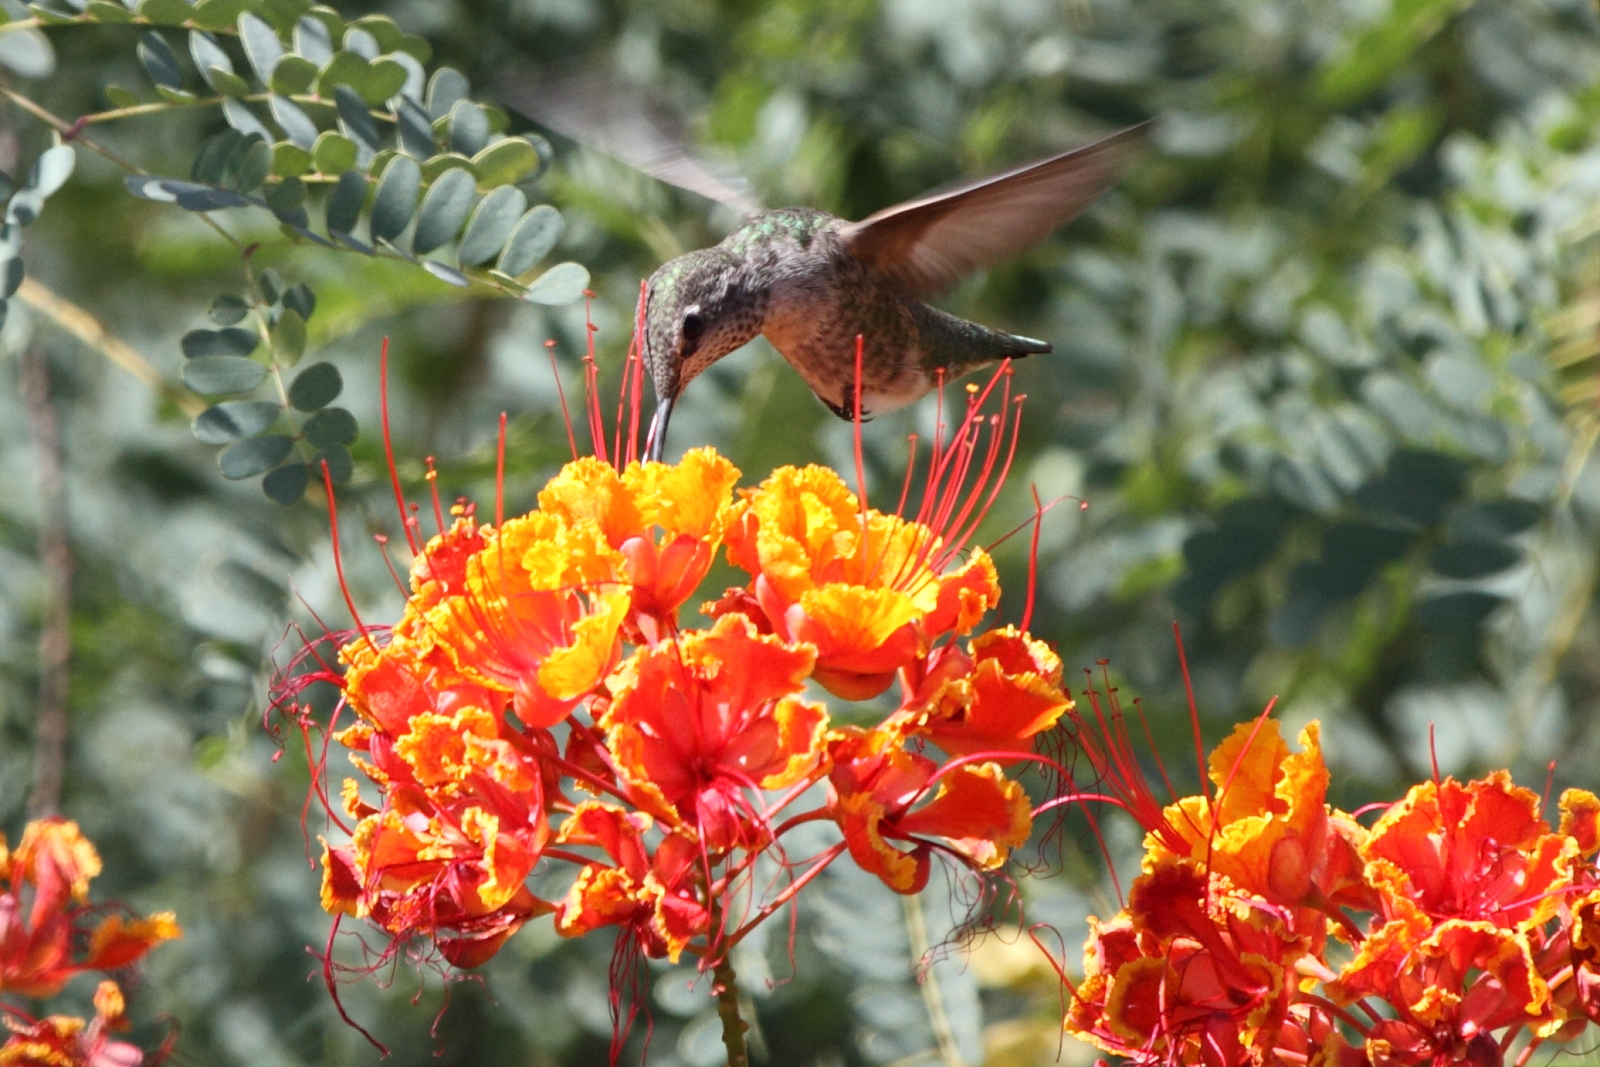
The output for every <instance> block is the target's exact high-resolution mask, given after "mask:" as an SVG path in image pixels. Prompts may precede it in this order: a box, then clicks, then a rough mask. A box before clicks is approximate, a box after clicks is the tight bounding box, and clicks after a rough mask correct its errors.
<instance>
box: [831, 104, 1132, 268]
mask: <svg viewBox="0 0 1600 1067" xmlns="http://www.w3.org/2000/svg"><path fill="white" fill-rule="evenodd" d="M1145 128H1146V127H1145V125H1140V126H1133V127H1130V128H1129V129H1126V130H1123V131H1121V132H1120V133H1115V134H1112V135H1111V136H1110V137H1107V138H1104V139H1103V140H1099V141H1095V142H1094V143H1092V144H1087V145H1083V146H1082V147H1079V148H1074V149H1073V150H1072V151H1070V152H1064V153H1062V154H1061V155H1059V156H1052V157H1051V158H1049V159H1045V160H1041V161H1039V162H1038V163H1033V164H1030V165H1028V166H1026V167H1020V168H1018V169H1016V170H1013V171H1007V172H1006V173H1005V174H999V175H996V176H995V177H993V178H986V179H984V180H983V181H979V182H974V183H973V184H971V185H965V186H962V187H960V188H957V189H953V190H950V191H948V192H943V193H938V194H935V195H931V196H925V197H922V198H921V199H918V200H911V201H908V202H907V203H904V204H897V205H895V206H894V207H891V208H885V209H884V210H882V211H880V212H878V213H877V214H876V215H873V216H871V217H870V218H866V219H862V220H861V221H860V222H853V223H850V224H848V225H846V226H845V227H844V229H843V230H841V231H840V237H841V238H842V239H843V240H844V243H845V246H846V247H847V248H848V249H849V250H850V251H851V252H852V253H853V254H854V255H855V256H856V257H857V258H858V259H860V260H861V261H862V262H864V263H866V264H867V265H868V266H870V267H872V268H873V269H875V270H876V271H877V272H879V274H880V275H881V276H882V277H884V278H885V279H886V280H888V281H889V282H890V283H891V284H894V285H896V286H898V287H899V288H900V289H901V290H903V291H904V292H906V293H907V294H909V295H915V296H924V295H929V294H932V293H937V292H939V291H941V290H944V289H948V288H950V287H951V286H952V285H954V284H955V283H956V281H957V280H958V279H959V278H960V277H961V276H962V275H963V274H967V273H969V272H970V271H974V270H977V269H978V268H979V267H984V266H988V265H990V264H992V263H996V262H998V261H1000V260H1003V259H1008V258H1010V257H1011V256H1014V255H1016V254H1017V253H1019V252H1021V251H1023V250H1024V249H1027V248H1031V247H1032V246H1033V245H1036V244H1038V243H1039V242H1040V241H1042V240H1044V239H1045V238H1046V237H1048V236H1049V235H1050V233H1051V232H1053V231H1054V230H1055V229H1056V228H1057V227H1058V226H1061V225H1062V224H1064V223H1065V222H1067V220H1069V219H1071V218H1072V217H1073V216H1074V215H1076V214H1077V213H1078V212H1079V211H1081V210H1083V208H1084V206H1085V205H1087V204H1088V203H1089V202H1090V201H1091V200H1093V199H1094V198H1095V197H1097V196H1099V195H1100V194H1101V193H1102V192H1104V191H1105V189H1106V187H1107V186H1109V185H1110V184H1111V183H1112V181H1113V180H1115V178H1116V176H1117V174H1118V172H1119V171H1120V170H1121V169H1122V164H1123V163H1124V161H1125V160H1126V159H1127V158H1128V156H1129V155H1130V154H1132V152H1133V150H1134V148H1135V147H1136V146H1137V144H1138V142H1139V141H1140V140H1141V139H1142V137H1143V135H1144V132H1145Z"/></svg>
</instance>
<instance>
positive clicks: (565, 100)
mask: <svg viewBox="0 0 1600 1067" xmlns="http://www.w3.org/2000/svg"><path fill="white" fill-rule="evenodd" d="M496 89H497V90H498V92H499V95H500V98H501V99H502V100H504V101H505V102H506V103H507V104H509V105H510V106H511V107H512V108H513V109H514V110H516V111H518V112H520V113H521V114H523V115H526V116H527V117H528V118H530V119H532V120H533V121H534V122H536V123H538V124H539V125H540V126H543V127H545V128H546V129H548V130H552V131H554V132H556V133H558V134H560V135H561V136H563V137H566V138H569V139H571V140H573V141H576V142H577V143H578V144H580V145H583V146H585V147H587V148H592V149H594V150H595V151H597V152H602V153H604V154H605V155H608V156H610V157H612V158H613V159H616V160H620V161H621V162H623V163H626V164H628V165H629V166H630V167H634V168H635V169H637V170H641V171H643V172H644V173H646V174H648V175H650V176H651V177H652V178H656V179H658V180H660V181H664V182H666V183H667V184H668V185H676V186H677V187H678V188H680V189H687V190H688V191H689V192H691V193H695V194H697V195H699V196H703V197H705V198H706V199H708V200H715V201H718V202H719V203H723V204H727V205H728V206H729V207H731V208H733V209H734V210H735V211H738V212H739V213H740V214H741V215H750V214H754V213H755V212H757V211H760V210H761V205H760V204H759V203H758V202H757V201H756V199H755V198H754V197H753V196H752V195H751V194H750V190H749V188H748V183H746V182H745V181H744V180H743V179H742V178H738V177H731V176H727V175H725V174H723V173H719V172H722V171H726V170H727V169H728V168H724V167H718V166H716V165H715V164H712V163H709V162H707V161H705V160H703V159H700V158H697V157H696V156H695V155H694V154H693V153H692V152H691V151H690V149H689V147H688V145H689V137H688V132H687V130H685V129H684V126H683V123H682V122H681V121H680V119H679V118H678V116H677V114H676V113H674V112H673V111H672V110H671V109H670V108H668V107H666V106H665V105H664V104H662V103H661V101H660V100H659V99H656V98H654V97H650V96H647V95H646V94H645V93H644V92H643V91H641V90H640V89H637V88H635V87H633V86H630V85H627V84H626V83H622V82H619V81H618V80H617V78H616V77H615V76H612V75H609V74H608V73H606V72H604V71H601V70H596V69H579V70H576V71H572V72H568V73H565V74H557V75H554V76H551V75H543V76H536V75H532V74H529V73H528V72H526V71H523V72H520V73H517V74H512V75H508V76H506V77H503V78H501V79H500V80H499V82H498V83H497V85H496Z"/></svg>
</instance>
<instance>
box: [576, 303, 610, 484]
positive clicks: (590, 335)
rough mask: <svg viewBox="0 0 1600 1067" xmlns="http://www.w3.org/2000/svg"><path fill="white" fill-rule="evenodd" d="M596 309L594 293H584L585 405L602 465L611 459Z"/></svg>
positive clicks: (597, 455)
mask: <svg viewBox="0 0 1600 1067" xmlns="http://www.w3.org/2000/svg"><path fill="white" fill-rule="evenodd" d="M593 307H594V293H593V292H591V291H590V290H588V289H585V290H584V291H583V325H584V332H585V334H586V340H585V345H586V347H585V351H584V355H583V391H584V404H585V406H586V408H587V410H588V412H589V441H590V444H591V445H592V446H593V447H594V456H595V458H596V459H598V460H599V461H600V462H601V463H610V462H611V459H610V457H609V456H607V454H606V420H605V416H604V415H602V414H601V412H600V371H599V366H598V364H596V363H595V358H594V335H595V330H596V326H595V324H594V320H593V319H592V318H591V317H590V314H589V313H590V311H591V310H592V309H593Z"/></svg>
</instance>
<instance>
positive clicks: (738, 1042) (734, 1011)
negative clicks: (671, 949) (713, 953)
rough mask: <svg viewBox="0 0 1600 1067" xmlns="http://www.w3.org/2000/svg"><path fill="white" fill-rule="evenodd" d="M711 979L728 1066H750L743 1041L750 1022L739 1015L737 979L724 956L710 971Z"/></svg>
mask: <svg viewBox="0 0 1600 1067" xmlns="http://www.w3.org/2000/svg"><path fill="white" fill-rule="evenodd" d="M711 980H712V987H713V989H714V990H715V991H716V994H717V1015H718V1016H720V1017H721V1019H722V1043H723V1045H725V1046H726V1047H727V1049H728V1067H750V1052H749V1049H747V1048H746V1047H745V1042H744V1034H745V1031H746V1030H748V1029H750V1024H749V1023H747V1022H745V1021H744V1020H743V1019H742V1018H740V1017H739V980H738V976H737V975H735V974H734V973H733V964H732V963H730V962H729V961H728V958H727V957H726V956H724V957H723V958H722V960H721V962H719V963H718V964H717V965H716V967H715V968H713V970H712V971H711Z"/></svg>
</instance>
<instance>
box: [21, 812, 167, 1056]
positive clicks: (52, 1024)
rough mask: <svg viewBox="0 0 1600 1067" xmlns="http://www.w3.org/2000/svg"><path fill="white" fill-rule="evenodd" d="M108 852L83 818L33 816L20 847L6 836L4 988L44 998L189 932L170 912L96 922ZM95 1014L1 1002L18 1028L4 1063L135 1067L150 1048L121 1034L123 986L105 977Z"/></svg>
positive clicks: (129, 962)
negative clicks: (86, 830) (96, 895)
mask: <svg viewBox="0 0 1600 1067" xmlns="http://www.w3.org/2000/svg"><path fill="white" fill-rule="evenodd" d="M99 873H100V857H99V855H98V854H97V853H96V852H95V849H94V846H93V845H92V844H90V843H89V841H88V840H87V839H85V838H84V836H83V835H82V833H80V832H79V830H78V826H77V824H76V823H72V822H68V821H67V820H65V819H59V818H49V819H41V820H38V821H37V822H32V823H29V824H28V826H27V828H26V829H25V830H24V831H23V833H22V840H21V841H20V842H18V844H17V847H16V848H15V849H7V847H6V840H5V837H4V835H0V887H3V888H0V994H12V995H14V996H18V997H26V998H30V999H44V998H47V997H53V996H55V995H56V994H57V993H59V992H60V991H61V989H62V987H63V986H65V985H66V984H67V982H68V981H70V980H71V979H72V978H74V977H75V976H77V975H79V974H82V973H85V972H88V971H114V970H119V969H121V968H124V967H128V966H131V965H132V964H134V963H136V962H137V961H138V960H139V959H141V958H142V957H143V956H144V954H145V953H146V952H148V951H150V949H152V948H153V947H155V946H156V945H158V944H160V943H161V942H163V941H168V940H171V939H172V938H175V937H178V936H179V935H180V933H181V931H180V930H179V929H178V924H177V922H176V920H175V919H174V918H173V916H172V914H171V913H170V912H164V913H161V914H157V915H151V916H148V917H146V918H144V919H133V918H128V917H125V916H123V915H120V914H112V915H108V916H106V917H104V918H102V919H100V920H99V921H98V922H94V923H90V922H88V921H87V920H88V918H89V916H90V914H91V906H90V905H89V903H88V898H89V882H90V880H91V879H93V878H94V877H95V876H96V875H98V874H99ZM94 1006H95V1018H94V1019H93V1020H92V1021H91V1022H88V1023H85V1022H84V1020H82V1019H79V1018H74V1017H70V1016H64V1015H51V1016H49V1017H47V1018H44V1019H33V1018H31V1017H29V1016H27V1015H26V1014H24V1013H23V1012H22V1011H21V1010H20V1009H17V1008H14V1007H12V1006H10V1005H6V1004H3V1003H0V1014H3V1021H4V1023H5V1026H6V1029H8V1030H9V1031H10V1032H11V1036H10V1037H8V1038H7V1039H6V1041H5V1043H4V1044H0V1067H134V1065H136V1064H138V1063H140V1062H141V1061H142V1059H143V1057H144V1054H143V1053H142V1052H141V1051H140V1050H139V1049H138V1048H136V1047H135V1046H133V1045H130V1044H128V1043H127V1042H123V1041H114V1040H112V1039H111V1036H110V1033H111V1031H113V1030H117V1029H122V1028H125V1027H126V1021H125V1019H124V1006H123V1000H122V993H121V991H120V990H119V989H118V988H117V984H116V983H115V982H112V981H109V980H106V981H102V982H101V983H100V986H99V989H98V990H97V991H96V993H95V996H94Z"/></svg>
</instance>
